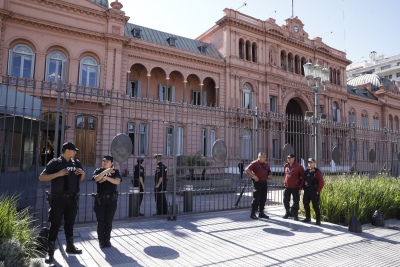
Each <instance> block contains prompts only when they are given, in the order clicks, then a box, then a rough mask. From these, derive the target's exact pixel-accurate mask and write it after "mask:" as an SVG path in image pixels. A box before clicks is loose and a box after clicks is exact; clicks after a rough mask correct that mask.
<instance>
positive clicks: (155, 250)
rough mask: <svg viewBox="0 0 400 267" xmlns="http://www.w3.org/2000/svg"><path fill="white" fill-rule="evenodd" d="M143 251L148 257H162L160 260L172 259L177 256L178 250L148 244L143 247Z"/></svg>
mask: <svg viewBox="0 0 400 267" xmlns="http://www.w3.org/2000/svg"><path fill="white" fill-rule="evenodd" d="M144 253H146V254H147V255H149V256H150V257H153V258H157V259H162V260H173V259H176V258H178V257H179V252H178V251H176V250H174V249H172V248H167V247H164V246H150V247H147V248H145V249H144Z"/></svg>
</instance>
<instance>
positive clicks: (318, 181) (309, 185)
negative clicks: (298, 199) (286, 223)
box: [300, 158, 324, 225]
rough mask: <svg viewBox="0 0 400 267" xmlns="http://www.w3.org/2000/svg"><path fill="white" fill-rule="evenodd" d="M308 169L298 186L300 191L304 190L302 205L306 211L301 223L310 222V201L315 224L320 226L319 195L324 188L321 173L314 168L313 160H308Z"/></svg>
mask: <svg viewBox="0 0 400 267" xmlns="http://www.w3.org/2000/svg"><path fill="white" fill-rule="evenodd" d="M308 167H309V169H308V170H306V171H305V173H304V179H303V180H302V183H301V184H300V190H301V189H303V188H304V194H303V205H304V209H305V210H306V218H305V219H304V220H302V222H311V214H310V201H312V205H313V208H314V211H315V220H316V222H315V224H316V225H321V214H320V210H319V194H320V193H321V190H322V188H324V178H323V176H322V172H321V171H320V170H319V169H317V168H316V167H315V159H313V158H309V159H308Z"/></svg>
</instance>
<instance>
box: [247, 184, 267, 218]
mask: <svg viewBox="0 0 400 267" xmlns="http://www.w3.org/2000/svg"><path fill="white" fill-rule="evenodd" d="M253 188H254V189H253V202H252V203H251V210H252V211H254V212H256V211H257V210H259V211H260V213H263V212H264V206H265V202H266V201H267V191H268V184H267V183H265V182H253Z"/></svg>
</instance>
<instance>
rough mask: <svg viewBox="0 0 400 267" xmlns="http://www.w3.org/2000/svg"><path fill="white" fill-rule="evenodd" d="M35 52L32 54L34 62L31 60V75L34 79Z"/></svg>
mask: <svg viewBox="0 0 400 267" xmlns="http://www.w3.org/2000/svg"><path fill="white" fill-rule="evenodd" d="M34 71H35V53H34V54H33V55H32V62H31V76H30V77H29V78H30V79H33V74H34V73H35V72H34Z"/></svg>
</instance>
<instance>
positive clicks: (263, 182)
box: [256, 180, 268, 184]
mask: <svg viewBox="0 0 400 267" xmlns="http://www.w3.org/2000/svg"><path fill="white" fill-rule="evenodd" d="M256 183H261V184H266V183H268V181H261V180H259V181H258V182H256Z"/></svg>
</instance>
